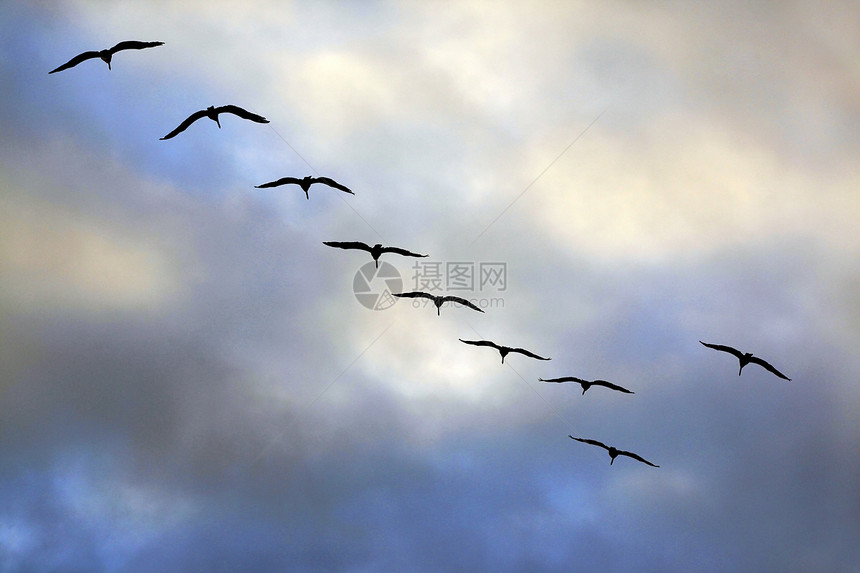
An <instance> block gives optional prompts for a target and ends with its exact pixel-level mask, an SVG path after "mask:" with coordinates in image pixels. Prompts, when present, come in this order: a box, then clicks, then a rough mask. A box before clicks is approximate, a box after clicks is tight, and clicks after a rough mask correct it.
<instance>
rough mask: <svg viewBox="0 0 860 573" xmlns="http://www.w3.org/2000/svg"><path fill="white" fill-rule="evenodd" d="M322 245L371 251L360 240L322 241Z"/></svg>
mask: <svg viewBox="0 0 860 573" xmlns="http://www.w3.org/2000/svg"><path fill="white" fill-rule="evenodd" d="M323 245H328V246H329V247H336V248H338V249H359V250H361V251H367V252H368V253H369V252H370V251H371V248H370V247H369V246H368V245H365V244H364V243H362V242H360V241H323Z"/></svg>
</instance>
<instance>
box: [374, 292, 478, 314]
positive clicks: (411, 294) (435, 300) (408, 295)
mask: <svg viewBox="0 0 860 573" xmlns="http://www.w3.org/2000/svg"><path fill="white" fill-rule="evenodd" d="M391 294H393V295H394V296H397V297H400V298H429V299H430V300H432V301H433V304H435V305H436V316H439V314H440V312H439V311H440V310H441V308H442V305H443V304H445V303H446V302H448V301H451V302H456V303H459V304H462V305H463V306H468V307H469V308H471V309H473V310H477V311H478V312H484V311H483V310H481V309H480V308H478V307H477V306H475V305H474V304H472V303H471V302H469V301H468V300H466V299H465V298H460V297H459V296H451V295H446V296H434V295H432V294H428V293H426V292H417V291H416V292H401V293H394V292H393V293H391Z"/></svg>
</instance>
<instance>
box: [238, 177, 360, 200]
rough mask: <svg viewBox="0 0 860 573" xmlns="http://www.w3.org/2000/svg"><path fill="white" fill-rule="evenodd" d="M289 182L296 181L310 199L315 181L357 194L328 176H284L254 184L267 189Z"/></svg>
mask: <svg viewBox="0 0 860 573" xmlns="http://www.w3.org/2000/svg"><path fill="white" fill-rule="evenodd" d="M289 183H294V184H296V185H298V186H299V187H301V188H302V191H304V192H305V197H307V198H308V199H310V198H311V197H310V195H308V189H310V188H311V185H313V184H314V183H322V184H324V185H328V186H329V187H334V188H335V189H339V190H341V191H343V192H344V193H349V194H350V195H355V193H353V192H352V191H351V190H350V189H349V188H347V187H346V186H344V185H341V184H340V183H338V182H337V181H335V180H334V179H330V178H328V177H311V176H310V175H308V176H307V177H303V178H302V179H299V178H298V177H284V178H283V179H278V180H277V181H269V182H268V183H263V184H262V185H254V187H255V188H256V189H267V188H269V187H278V186H280V185H287V184H289Z"/></svg>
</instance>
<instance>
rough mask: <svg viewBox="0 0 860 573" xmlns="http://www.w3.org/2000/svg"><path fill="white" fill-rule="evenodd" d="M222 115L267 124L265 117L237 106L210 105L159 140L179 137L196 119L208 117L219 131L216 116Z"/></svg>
mask: <svg viewBox="0 0 860 573" xmlns="http://www.w3.org/2000/svg"><path fill="white" fill-rule="evenodd" d="M222 113H232V114H233V115H236V116H239V117H241V118H242V119H247V120H250V121H254V122H257V123H269V120H268V119H266V118H265V117H263V116H262V115H257V114H256V113H251V112H250V111H247V110H245V109H242V108H241V107H239V106H237V105H222V106H219V107H215V106H211V105H210V106H209V107H207V108H206V109H201V110H200V111H195V112H194V113H192V114H191V115H189V116H188V117H187V118H186V119H185V121H183V122H182V123H180V124H179V125H178V126H177V127H176V129H174V130H173V131H171V132H170V133H168V134H167V135H165V136H164V137H162V138H161V139H162V140H164V139H171V138H173V137H176V136H177V135H179V134H180V133H182V132H183V131H185V130H186V129H188V127H189V126H190V125H191V124H192V123H194V122H195V121H197V120H198V119H201V118H204V117H208V118H209V119H211V120H212V121H214V122H215V123H217V124H218V128H219V129H220V128H221V121H220V120H219V119H218V116H219V115H220V114H222Z"/></svg>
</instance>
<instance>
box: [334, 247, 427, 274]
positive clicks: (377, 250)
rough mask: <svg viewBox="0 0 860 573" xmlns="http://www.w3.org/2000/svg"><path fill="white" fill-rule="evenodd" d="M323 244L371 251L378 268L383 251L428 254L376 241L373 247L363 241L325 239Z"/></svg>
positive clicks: (399, 253) (414, 255) (412, 254)
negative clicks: (388, 245) (384, 244)
mask: <svg viewBox="0 0 860 573" xmlns="http://www.w3.org/2000/svg"><path fill="white" fill-rule="evenodd" d="M323 245H328V246H329V247H335V248H338V249H358V250H360V251H367V252H368V253H370V256H371V257H373V262H375V263H376V267H377V268H379V256H380V255H382V253H394V254H396V255H403V256H404V257H426V256H428V255H419V254H418V253H413V252H412V251H407V250H406V249H401V248H400V247H383V246H382V245H381V244H380V243H376V244H375V245H373V246H372V247H371V246H370V245H368V244H366V243H362V242H361V241H323Z"/></svg>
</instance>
